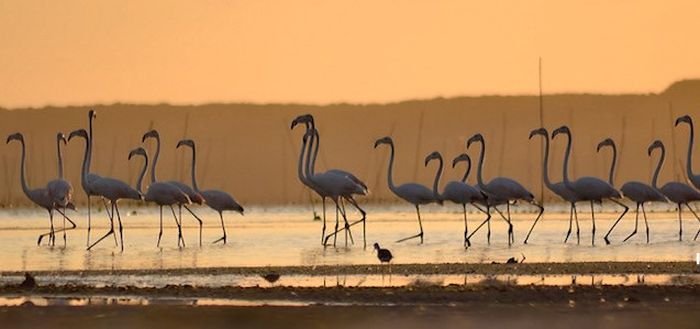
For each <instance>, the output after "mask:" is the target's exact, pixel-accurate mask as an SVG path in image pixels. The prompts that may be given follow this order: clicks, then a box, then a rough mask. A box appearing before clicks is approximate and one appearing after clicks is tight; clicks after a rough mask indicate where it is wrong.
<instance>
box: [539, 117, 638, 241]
mask: <svg viewBox="0 0 700 329" xmlns="http://www.w3.org/2000/svg"><path fill="white" fill-rule="evenodd" d="M562 133H563V134H565V135H567V137H568V140H567V143H566V154H565V155H564V168H563V171H564V173H563V176H564V185H565V186H566V187H567V188H568V189H569V190H571V191H573V192H574V193H575V194H576V196H578V200H580V201H589V202H590V204H591V222H592V231H591V232H592V234H591V244H592V245H595V231H596V227H595V211H594V209H593V202H603V199H608V200H610V201H612V202H614V203H616V204H618V205H620V206H621V207H623V208H624V210H623V212H622V214H620V217H618V220H619V218H622V217H624V216H625V213H627V210H628V208H627V206H625V205H624V204H623V203H621V202H620V201H618V199H621V198H622V195H621V194H620V192H619V191H617V190H616V189H615V188H614V187H613V186H612V185H611V184H610V183H608V182H606V181H604V180H602V179H600V178H596V177H588V176H587V177H581V178H579V179H577V180H575V181H571V180H569V170H568V167H569V157H570V156H571V131H570V130H569V127H567V126H562V127H559V128H557V129H556V130H555V131H554V132H553V133H552V139H554V138H555V137H556V136H557V135H558V134H562ZM606 242H607V241H606Z"/></svg>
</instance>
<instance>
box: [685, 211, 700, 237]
mask: <svg viewBox="0 0 700 329" xmlns="http://www.w3.org/2000/svg"><path fill="white" fill-rule="evenodd" d="M685 206H686V207H687V208H688V210H690V212H691V213H693V216H695V219H697V220H698V222H700V217H698V214H696V213H695V210H693V208H691V207H690V205H689V204H687V203H686V204H685ZM698 235H700V229H698V232H697V233H695V237H694V238H693V241H695V240H697V239H698Z"/></svg>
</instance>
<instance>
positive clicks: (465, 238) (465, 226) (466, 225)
mask: <svg viewBox="0 0 700 329" xmlns="http://www.w3.org/2000/svg"><path fill="white" fill-rule="evenodd" d="M462 213H463V214H464V247H465V248H466V247H468V245H467V242H468V241H469V240H468V239H467V237H468V236H469V225H468V224H467V205H466V204H464V203H463V204H462Z"/></svg>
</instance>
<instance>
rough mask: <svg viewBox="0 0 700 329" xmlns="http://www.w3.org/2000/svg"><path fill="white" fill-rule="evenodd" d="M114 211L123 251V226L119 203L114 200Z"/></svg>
mask: <svg viewBox="0 0 700 329" xmlns="http://www.w3.org/2000/svg"><path fill="white" fill-rule="evenodd" d="M114 211H116V212H117V221H119V241H120V244H121V249H122V251H124V228H123V226H122V217H121V216H120V215H119V205H118V204H117V202H116V201H115V202H114Z"/></svg>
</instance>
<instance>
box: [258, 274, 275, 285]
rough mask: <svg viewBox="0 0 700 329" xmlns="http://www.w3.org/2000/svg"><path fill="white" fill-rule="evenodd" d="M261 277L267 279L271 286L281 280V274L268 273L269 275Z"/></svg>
mask: <svg viewBox="0 0 700 329" xmlns="http://www.w3.org/2000/svg"><path fill="white" fill-rule="evenodd" d="M260 276H262V277H263V279H265V281H267V282H269V283H271V284H272V283H275V282H277V280H279V279H280V275H279V273H267V274H263V275H260Z"/></svg>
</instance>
